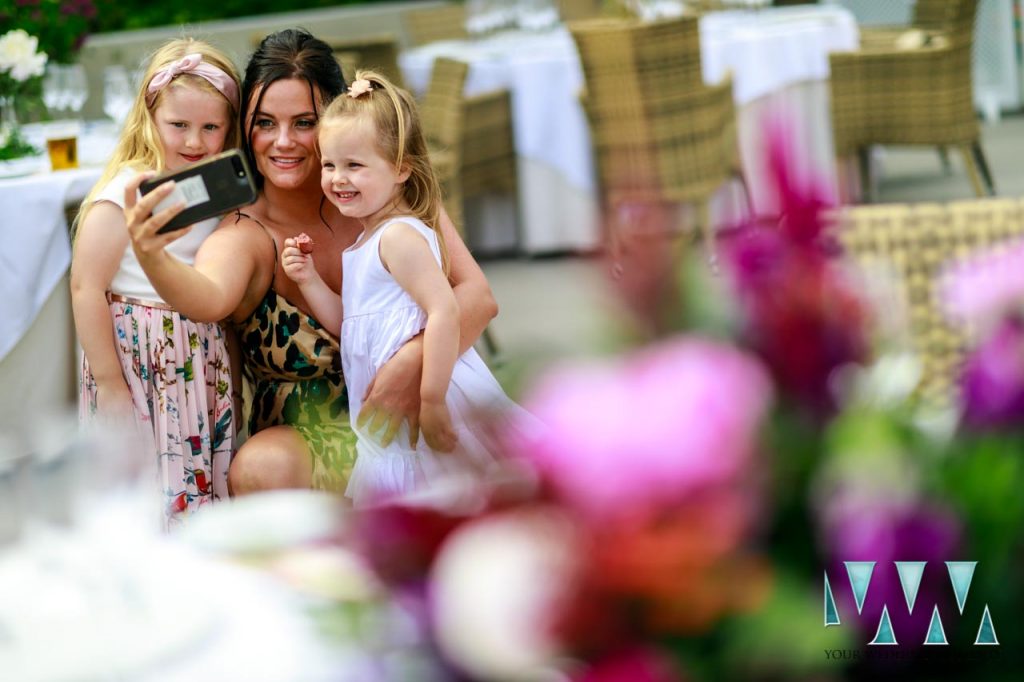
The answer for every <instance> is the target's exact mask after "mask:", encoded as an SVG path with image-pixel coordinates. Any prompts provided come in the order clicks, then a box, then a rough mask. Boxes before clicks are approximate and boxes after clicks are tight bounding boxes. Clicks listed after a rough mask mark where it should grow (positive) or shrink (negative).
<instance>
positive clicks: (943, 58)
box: [829, 0, 995, 195]
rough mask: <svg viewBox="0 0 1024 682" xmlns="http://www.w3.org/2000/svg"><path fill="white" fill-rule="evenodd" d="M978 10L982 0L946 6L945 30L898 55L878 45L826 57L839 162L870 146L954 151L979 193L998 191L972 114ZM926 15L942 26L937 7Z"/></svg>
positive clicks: (950, 0)
mask: <svg viewBox="0 0 1024 682" xmlns="http://www.w3.org/2000/svg"><path fill="white" fill-rule="evenodd" d="M936 7H938V5H936ZM977 7H978V0H944V2H942V3H941V8H940V9H942V8H944V10H945V12H944V13H941V17H942V22H943V26H944V28H943V29H942V30H941V31H940V32H939V33H937V34H936V35H935V36H932V37H930V38H929V42H927V43H926V44H924V45H921V46H920V47H915V48H908V49H899V48H897V47H895V46H894V45H893V44H892V43H891V42H890V43H889V44H888V45H885V44H882V45H883V46H882V47H881V48H880V47H879V46H878V44H877V43H876V44H873V45H872V46H871V47H870V48H866V49H862V50H859V51H856V52H845V53H833V54H832V55H830V56H829V63H830V68H831V78H830V84H831V88H832V129H833V134H834V137H835V146H836V154H837V156H839V157H841V158H842V157H846V156H850V155H853V154H860V155H861V157H862V159H863V157H864V154H865V153H866V152H865V150H866V149H867V147H868V146H869V145H873V144H909V145H915V144H920V145H934V146H937V147H940V148H943V149H944V148H946V147H957V148H959V149H960V150H961V152H962V153H963V156H964V160H965V163H966V166H967V169H968V172H969V173H970V176H971V180H972V183H973V185H974V188H975V191H976V192H977V193H978V194H979V195H984V194H986V193H988V194H994V193H995V189H994V183H993V181H992V177H991V174H990V173H989V171H988V163H987V162H986V160H985V157H984V153H983V151H982V149H981V144H980V137H981V130H980V128H979V125H978V120H977V116H976V115H975V111H974V87H973V81H972V70H971V57H972V50H973V42H974V19H975V14H976V11H977ZM921 12H922V13H924V12H925V10H924V9H922V10H921ZM928 12H929V16H930V17H933V18H930V19H929V21H934V22H938V21H939V19H936V18H934V17H936V16H939V15H940V12H939V10H938V9H929V10H928ZM935 25H938V24H937V23H936V24H935ZM864 165H865V164H864V161H862V166H864ZM862 172H864V169H863V168H862Z"/></svg>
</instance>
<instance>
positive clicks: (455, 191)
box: [419, 57, 469, 229]
mask: <svg viewBox="0 0 1024 682" xmlns="http://www.w3.org/2000/svg"><path fill="white" fill-rule="evenodd" d="M468 72H469V65H468V64H466V63H465V62H460V61H456V60H454V59H448V58H446V57H438V58H437V59H435V60H434V67H433V70H432V71H431V72H430V85H429V86H428V87H427V91H426V93H425V94H424V96H423V100H422V101H421V102H420V105H419V108H420V116H421V120H422V122H423V133H424V136H425V137H426V138H427V146H428V148H429V149H430V163H431V165H432V166H433V167H434V170H435V172H436V173H437V176H438V180H440V182H441V190H442V191H443V193H444V197H445V209H447V211H448V215H449V217H451V219H452V221H453V222H454V223H455V226H456V227H458V228H460V229H461V227H462V185H461V181H460V179H461V174H460V169H461V166H462V131H463V96H462V91H463V89H464V88H465V85H466V74H467V73H468Z"/></svg>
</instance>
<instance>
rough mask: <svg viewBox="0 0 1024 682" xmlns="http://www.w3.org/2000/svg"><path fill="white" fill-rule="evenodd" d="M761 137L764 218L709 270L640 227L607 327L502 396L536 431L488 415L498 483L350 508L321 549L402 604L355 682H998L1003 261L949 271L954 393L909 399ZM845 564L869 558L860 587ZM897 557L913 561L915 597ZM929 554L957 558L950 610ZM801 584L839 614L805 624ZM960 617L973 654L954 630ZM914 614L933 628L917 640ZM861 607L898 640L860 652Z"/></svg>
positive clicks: (1009, 576) (1016, 325)
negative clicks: (972, 325)
mask: <svg viewBox="0 0 1024 682" xmlns="http://www.w3.org/2000/svg"><path fill="white" fill-rule="evenodd" d="M769 137H770V139H771V144H772V149H773V153H772V154H771V158H772V159H773V166H772V173H773V175H774V177H775V178H776V180H777V182H778V191H779V195H780V197H781V199H782V206H783V218H782V220H781V221H780V222H779V223H778V224H773V225H764V224H758V223H751V224H747V225H742V226H739V227H738V228H735V229H732V230H729V231H728V233H727V235H726V236H723V237H722V238H721V239H720V240H719V243H718V248H719V254H720V265H721V274H719V275H717V276H715V275H713V274H712V273H710V271H709V269H708V268H707V267H706V263H705V258H704V256H702V255H699V254H685V255H681V256H680V257H679V258H677V259H672V262H671V264H666V263H663V262H662V260H663V259H664V254H666V253H679V251H678V250H674V249H673V248H672V245H671V244H670V243H669V241H668V238H667V237H666V238H664V239H662V238H658V237H654V236H652V233H651V231H646V230H645V231H643V233H642V236H640V237H637V239H638V240H639V241H636V242H635V243H633V244H631V245H630V247H629V248H630V250H631V255H630V254H627V257H626V263H625V264H626V267H625V269H624V271H623V275H622V278H621V279H620V280H618V282H617V284H618V286H619V287H620V293H621V294H622V295H621V300H622V301H623V302H624V303H625V305H626V306H627V307H628V308H629V309H630V310H632V315H633V322H634V325H633V332H632V334H630V335H629V338H631V339H633V340H632V341H629V342H628V345H627V346H626V347H625V348H623V349H622V351H621V352H620V353H619V354H618V355H616V356H614V357H610V358H607V359H604V360H601V361H591V362H589V363H581V364H578V365H574V366H563V367H557V368H555V369H553V370H551V371H550V372H549V373H548V374H547V375H546V376H545V377H543V378H542V380H541V381H539V382H538V383H537V384H536V385H534V386H533V387H532V389H530V390H528V391H527V393H526V396H525V399H524V401H523V403H524V405H525V407H526V408H527V409H528V410H529V411H530V412H531V413H532V414H533V415H534V416H535V417H537V418H538V420H539V421H540V422H541V423H542V424H543V425H542V426H539V427H538V426H537V425H536V424H532V423H531V424H520V427H521V428H514V429H504V430H503V431H502V432H503V433H504V434H505V443H506V449H507V454H508V458H509V470H510V472H511V473H510V475H508V476H506V477H504V478H503V479H501V480H500V481H498V482H497V483H495V484H493V485H492V486H491V487H489V488H488V489H487V490H480V491H477V496H476V497H475V498H473V500H471V501H468V502H467V500H465V499H462V500H461V501H460V503H459V504H458V505H456V506H455V507H452V508H447V509H439V508H437V507H436V506H431V505H424V504H423V500H415V501H409V502H407V503H392V504H388V505H384V506H380V507H376V508H371V509H366V510H361V511H359V512H358V513H356V514H354V515H353V518H352V523H351V525H350V526H349V530H348V535H347V536H346V538H345V541H344V546H345V547H346V548H348V550H353V551H355V552H356V553H357V555H358V556H360V557H361V559H360V562H362V563H361V565H363V566H364V567H365V568H368V569H369V571H368V572H367V573H365V575H364V580H366V581H367V582H368V584H372V586H373V589H372V590H371V592H372V594H373V595H374V596H373V597H372V598H370V599H369V600H370V601H374V600H376V601H377V603H378V605H381V606H380V608H382V609H386V610H390V611H389V612H390V613H392V615H394V613H395V609H397V611H398V612H401V613H402V614H404V616H403V619H402V621H401V622H402V623H403V628H404V629H402V630H401V631H402V632H403V633H405V634H404V635H403V637H402V638H400V639H402V641H403V642H404V643H405V644H397V643H396V645H395V649H393V650H390V651H382V650H380V649H379V648H378V649H377V650H376V653H377V654H378V657H379V659H380V660H381V661H385V660H391V661H392V662H394V658H393V656H394V655H395V654H396V652H397V651H403V652H404V654H403V655H405V656H406V657H408V656H410V655H412V654H410V652H411V651H415V655H414V656H413V658H414V659H415V661H416V662H415V665H413V664H412V663H411V662H410V661H411V660H412V659H409V658H406V659H405V662H406V664H407V666H408V665H412V666H413V667H412V668H409V667H406V668H403V670H404V671H405V672H404V673H402V674H399V675H398V676H397V677H396V676H395V673H393V672H392V673H385V672H382V671H384V670H385V668H384V667H382V668H379V669H378V675H377V677H375V679H420V680H426V679H430V680H517V681H519V680H538V681H539V680H573V681H579V682H648V681H649V682H673V681H681V680H707V681H717V680H847V679H854V680H859V679H878V678H879V677H882V676H886V675H898V676H899V677H900V679H962V678H964V677H965V676H967V675H971V677H972V678H973V679H993V680H1010V679H1016V678H1015V675H1016V674H1017V672H1018V671H1019V670H1020V669H1021V664H1022V660H1021V658H1022V656H1024V654H1022V652H1024V646H1022V645H1024V628H1022V626H1021V624H1020V620H1019V618H1018V617H1017V616H1018V615H1019V614H1020V613H1022V612H1024V580H1022V578H1021V576H1024V570H1022V568H1024V567H1022V565H1021V561H1022V558H1024V556H1022V551H1021V550H1022V539H1024V537H1022V534H1021V530H1022V528H1024V495H1021V494H1020V490H1021V488H1022V486H1024V462H1022V458H1021V455H1022V452H1024V447H1022V446H1024V428H1022V427H1024V321H1022V319H1021V317H1020V303H1021V302H1022V301H1024V277H1020V275H1019V272H1020V268H1019V267H1016V268H1004V271H1005V273H1006V276H1005V277H1003V278H1002V279H1000V280H999V282H998V283H995V284H993V283H991V281H989V284H987V285H986V286H989V287H991V292H992V293H991V295H987V296H986V295H981V294H980V293H979V291H978V290H977V288H976V287H977V286H978V285H977V284H976V282H974V281H973V280H971V279H970V278H971V277H972V276H973V274H972V273H960V274H959V275H958V277H959V279H954V282H955V285H954V287H953V292H952V293H950V294H949V300H950V301H951V302H952V303H951V305H954V306H955V305H959V303H957V302H958V301H959V302H960V303H962V302H963V301H964V300H967V301H969V302H970V303H971V305H974V308H975V309H977V308H979V307H980V308H984V309H985V312H986V314H988V315H990V316H992V317H994V318H995V319H996V320H997V321H994V322H992V323H991V325H990V328H991V330H992V332H991V336H990V337H989V338H988V340H983V341H982V342H981V343H980V344H979V345H978V346H977V350H976V351H975V352H974V353H973V354H972V355H971V357H970V358H969V359H968V361H967V362H966V364H965V370H964V375H963V380H962V386H963V391H962V392H961V393H962V396H963V403H962V406H961V407H959V408H957V409H956V410H954V411H949V410H936V409H933V408H931V407H929V406H928V405H925V404H922V403H920V402H919V401H918V399H917V398H916V397H915V396H916V394H915V391H914V388H915V386H916V384H917V382H918V379H919V378H920V369H919V367H920V365H919V363H917V362H916V361H915V360H914V359H913V358H912V357H910V356H907V355H904V354H901V353H897V352H893V351H892V350H891V349H889V348H888V346H887V345H886V342H885V339H884V338H880V331H879V328H878V325H877V324H875V322H874V321H875V319H876V317H877V316H876V315H875V312H876V309H875V307H874V304H873V302H872V301H871V300H868V299H867V298H866V297H865V296H862V295H861V293H860V292H861V291H862V290H863V287H862V286H860V285H859V284H858V281H857V279H856V278H855V277H854V276H853V275H852V274H851V272H850V270H849V269H848V268H847V267H845V266H844V260H843V259H841V258H839V257H838V256H839V250H838V247H837V243H838V242H837V241H836V240H835V239H834V235H832V234H831V232H830V230H831V228H830V227H829V225H830V223H829V221H828V220H827V219H826V217H825V213H824V209H826V208H828V207H827V206H826V203H825V202H823V201H822V200H821V199H820V196H822V195H821V194H820V193H819V192H818V191H816V190H815V188H814V187H813V185H806V184H800V183H797V182H796V181H795V180H794V179H793V178H792V176H791V175H790V173H789V167H790V166H789V163H788V161H787V158H786V154H785V152H784V151H783V150H784V149H785V148H786V145H785V144H783V142H784V140H783V138H782V134H781V133H780V132H778V131H775V132H774V133H773V134H772V135H770V136H769ZM657 215H658V214H657V212H651V213H647V214H644V215H640V214H639V213H638V216H640V217H639V218H638V219H643V220H647V221H656V220H657ZM1018 255H1020V254H1018ZM631 259H632V260H631ZM636 259H640V260H642V261H646V260H647V259H651V261H650V263H649V264H650V265H651V267H650V268H646V269H645V268H636V267H631V265H635V264H636ZM1017 262H1019V260H1018V261H1017ZM652 270H653V271H655V272H657V273H658V274H659V276H657V277H652V275H651V272H652ZM989 280H991V278H989ZM1017 280H1020V281H1017ZM667 282H668V283H667ZM965 291H966V292H968V293H969V294H970V295H969V296H965V295H964V292H965ZM958 292H959V293H958ZM651 296H654V297H657V299H658V300H657V301H655V302H652V301H651V300H650V299H651ZM978 301H982V304H981V305H975V304H977V302H978ZM993 302H995V303H993ZM999 320H1001V321H999ZM637 339H639V341H637ZM848 561H873V562H875V568H874V572H875V577H874V580H873V581H872V583H871V586H870V589H869V590H868V592H867V594H866V598H865V599H864V600H863V603H862V604H860V605H857V604H855V598H854V593H853V589H852V588H851V587H850V586H849V585H848V584H846V582H845V581H846V578H847V575H846V571H845V567H844V562H848ZM896 561H900V562H926V563H925V564H924V569H923V574H922V579H921V581H920V587H919V589H918V591H917V608H916V609H911V608H910V605H909V604H907V603H905V598H904V590H903V588H902V584H901V581H900V577H899V576H898V575H897V572H896V568H895V565H894V563H893V562H896ZM946 561H976V562H977V564H976V571H975V577H974V581H973V583H972V585H971V588H970V596H969V598H968V599H967V605H966V608H961V609H960V610H959V612H958V610H957V608H958V607H957V604H956V603H955V602H954V600H953V597H954V594H953V590H952V589H951V586H950V580H949V577H948V575H947V574H946V566H945V563H944V562H946ZM360 570H361V571H362V570H363V569H360ZM353 574H354V573H351V572H350V576H351V575H353ZM826 574H827V575H828V576H829V577H830V578H831V584H830V589H831V594H833V595H834V598H835V600H836V608H837V609H838V612H839V613H840V614H842V617H843V619H842V624H841V625H840V626H839V627H825V622H824V621H825V611H826V607H827V605H828V602H827V600H826V599H825V592H824V590H825V580H824V576H825V575H826ZM366 576H373V577H372V578H367V577H366ZM343 582H344V581H343ZM357 601H359V600H357ZM366 602H367V598H365V595H364V598H363V599H362V600H361V603H362V604H363V607H361V608H365V605H366ZM985 607H987V608H989V609H990V613H991V617H992V619H993V623H994V625H995V629H996V631H997V633H998V640H999V644H1000V646H998V647H975V646H972V643H973V642H974V638H975V635H976V633H977V632H979V622H980V618H981V613H982V609H983V608H985ZM933 608H937V609H938V612H941V614H942V619H943V623H944V634H945V635H946V636H947V637H948V641H949V645H948V646H945V647H932V646H927V647H926V646H923V643H924V641H925V638H926V634H927V633H928V632H929V629H928V628H929V618H930V616H931V615H932V613H933V611H932V609H933ZM883 609H884V610H886V611H887V613H888V616H889V618H890V620H891V625H892V628H893V630H894V631H895V632H897V633H899V637H900V639H899V646H898V647H888V648H886V647H881V648H879V647H874V646H869V645H868V642H869V641H871V639H872V637H873V636H874V635H875V634H876V630H877V629H878V627H879V623H880V622H881V616H882V613H883ZM349 634H351V631H349ZM392 639H394V638H392ZM410 643H412V644H410ZM389 657H391V658H389ZM381 665H383V663H382V664H381ZM389 670H394V669H389ZM409 670H415V671H416V672H415V674H412V675H411V676H410V673H409V672H408V671H409ZM403 674H404V675H405V676H404V677H403V676H402V675H403Z"/></svg>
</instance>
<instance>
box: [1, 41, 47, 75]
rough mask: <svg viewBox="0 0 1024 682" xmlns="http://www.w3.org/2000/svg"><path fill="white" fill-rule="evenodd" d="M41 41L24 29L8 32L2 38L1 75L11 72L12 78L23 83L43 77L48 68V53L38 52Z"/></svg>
mask: <svg viewBox="0 0 1024 682" xmlns="http://www.w3.org/2000/svg"><path fill="white" fill-rule="evenodd" d="M38 46H39V40H38V39H37V38H36V37H35V36H30V35H29V34H28V33H26V32H25V31H24V30H23V29H20V28H18V29H14V30H13V31H8V32H7V33H5V34H4V35H3V36H2V37H0V73H4V72H10V74H11V78H13V79H14V80H16V81H18V82H23V81H26V80H28V79H29V78H32V77H34V76H42V75H43V71H44V70H45V68H46V53H45V52H38V51H37V50H36V48H37V47H38Z"/></svg>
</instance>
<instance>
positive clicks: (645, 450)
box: [518, 337, 771, 517]
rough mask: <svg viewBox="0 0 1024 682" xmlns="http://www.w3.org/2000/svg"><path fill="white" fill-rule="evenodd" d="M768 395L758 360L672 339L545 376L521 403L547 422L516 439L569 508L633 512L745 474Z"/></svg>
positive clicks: (703, 342) (595, 512)
mask: <svg viewBox="0 0 1024 682" xmlns="http://www.w3.org/2000/svg"><path fill="white" fill-rule="evenodd" d="M770 397H771V386H770V383H769V380H768V376H767V374H766V373H765V371H764V369H763V368H762V367H761V365H760V364H759V363H758V362H757V361H756V360H755V359H753V358H751V357H750V356H747V355H745V354H743V353H742V352H740V351H739V350H737V349H736V348H733V347H731V346H728V345H725V344H722V343H718V342H714V341H710V340H707V339H701V338H692V337H677V338H676V339H674V340H670V341H667V342H663V343H661V344H658V345H655V346H651V347H649V348H648V349H646V350H644V351H641V352H639V353H637V354H634V355H631V356H628V357H625V358H623V359H621V360H619V361H617V362H608V363H604V364H598V365H590V366H574V367H568V368H564V369H561V370H558V371H555V372H553V373H552V374H550V375H549V376H548V377H546V379H545V380H544V381H542V382H541V384H540V385H539V386H538V387H537V388H536V389H535V390H534V391H533V393H532V395H531V396H529V397H528V399H527V401H526V405H527V408H528V409H529V410H530V411H531V412H532V413H533V414H534V415H536V416H537V417H538V418H539V420H540V421H541V422H543V423H544V424H545V425H546V427H547V428H546V429H545V430H544V431H543V432H542V433H541V434H540V435H538V436H536V437H535V438H534V439H533V440H531V442H529V443H519V444H518V445H519V448H520V450H521V451H522V452H523V455H524V456H525V457H526V458H527V459H528V460H529V461H531V462H532V463H533V464H534V465H535V466H536V468H537V469H538V470H539V471H540V472H541V474H542V475H543V476H545V478H546V479H547V480H548V481H549V482H550V484H551V486H552V488H553V489H554V491H555V492H556V494H558V495H559V496H561V497H563V498H564V499H566V500H567V501H568V502H569V503H570V504H571V505H572V506H574V507H576V508H578V509H580V510H582V511H584V512H587V513H589V514H592V515H595V516H597V517H606V516H608V515H614V514H629V513H631V512H633V511H637V510H640V509H648V508H650V507H657V506H659V505H661V504H665V503H673V502H676V501H679V500H680V499H682V498H684V497H685V496H686V495H687V494H689V493H691V492H693V491H696V490H699V489H701V488H703V487H705V486H709V485H714V484H718V483H723V482H727V481H729V480H731V479H733V478H734V477H736V476H738V475H739V474H741V473H742V472H743V471H744V470H745V468H746V464H747V462H748V459H749V457H750V455H751V454H752V452H753V450H754V447H755V439H756V437H757V432H758V428H759V426H760V422H761V419H762V417H763V416H764V414H765V412H766V410H767V408H768V404H769V401H770Z"/></svg>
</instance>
